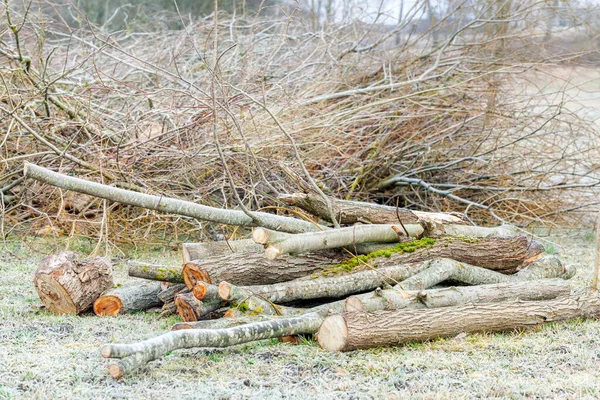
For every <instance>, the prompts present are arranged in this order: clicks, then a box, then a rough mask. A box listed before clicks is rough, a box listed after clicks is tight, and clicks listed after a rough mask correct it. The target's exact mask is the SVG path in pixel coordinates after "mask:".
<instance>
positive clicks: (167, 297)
mask: <svg viewBox="0 0 600 400" xmlns="http://www.w3.org/2000/svg"><path fill="white" fill-rule="evenodd" d="M183 292H189V289H188V288H187V287H186V286H185V284H184V283H177V284H175V285H171V286H169V287H168V288H166V289H165V290H163V291H162V292H160V293H159V294H158V295H157V297H158V298H159V299H160V301H162V302H163V303H169V302H172V301H173V299H174V298H175V295H177V294H179V293H183Z"/></svg>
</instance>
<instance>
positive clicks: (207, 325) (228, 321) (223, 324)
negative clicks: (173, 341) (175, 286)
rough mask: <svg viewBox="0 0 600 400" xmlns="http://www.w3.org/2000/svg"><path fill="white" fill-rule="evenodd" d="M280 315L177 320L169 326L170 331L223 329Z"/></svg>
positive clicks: (267, 319)
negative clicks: (188, 320) (177, 321)
mask: <svg viewBox="0 0 600 400" xmlns="http://www.w3.org/2000/svg"><path fill="white" fill-rule="evenodd" d="M277 318H280V317H277V316H274V315H262V314H261V315H252V316H242V317H236V318H219V319H206V320H203V321H193V322H192V321H190V322H179V323H176V324H174V325H173V326H172V327H171V330H172V331H180V330H182V329H225V328H232V327H234V326H240V325H246V324H251V323H254V322H261V321H272V320H273V319H277Z"/></svg>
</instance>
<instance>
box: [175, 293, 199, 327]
mask: <svg viewBox="0 0 600 400" xmlns="http://www.w3.org/2000/svg"><path fill="white" fill-rule="evenodd" d="M175 305H176V306H177V314H179V316H180V317H181V319H182V320H183V321H184V322H194V321H198V317H197V316H196V313H195V312H194V307H192V305H190V304H189V303H188V302H187V301H186V299H185V298H184V297H183V296H181V295H177V296H175Z"/></svg>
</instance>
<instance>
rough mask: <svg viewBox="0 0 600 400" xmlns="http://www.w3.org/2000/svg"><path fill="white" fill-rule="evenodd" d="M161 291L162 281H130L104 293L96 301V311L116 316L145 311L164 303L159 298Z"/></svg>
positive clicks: (97, 313)
mask: <svg viewBox="0 0 600 400" xmlns="http://www.w3.org/2000/svg"><path fill="white" fill-rule="evenodd" d="M161 291H162V289H161V287H160V282H156V281H135V282H128V283H125V284H123V285H121V286H119V287H116V288H112V289H109V290H107V291H106V292H104V293H102V296H100V297H98V298H97V299H96V301H94V313H95V314H96V315H102V316H114V315H118V314H126V313H131V312H135V311H145V310H148V309H149V308H152V307H156V306H160V305H162V304H163V302H162V301H161V300H160V299H159V298H158V294H159V293H160V292H161Z"/></svg>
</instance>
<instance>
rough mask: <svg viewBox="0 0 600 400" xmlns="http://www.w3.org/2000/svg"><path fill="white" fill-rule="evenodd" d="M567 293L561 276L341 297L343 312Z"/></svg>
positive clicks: (381, 291)
mask: <svg viewBox="0 0 600 400" xmlns="http://www.w3.org/2000/svg"><path fill="white" fill-rule="evenodd" d="M570 293H571V286H570V285H569V284H568V283H567V282H566V281H565V280H564V279H542V280H535V281H530V282H514V283H499V284H492V285H479V286H457V287H448V288H443V289H429V290H416V291H415V290H410V291H400V290H396V289H388V290H376V291H375V292H374V293H372V294H371V293H369V294H365V295H359V296H350V297H348V298H347V299H346V300H345V308H344V309H345V311H347V312H353V311H361V312H369V311H378V310H399V309H402V308H403V309H418V308H439V307H450V306H457V305H462V304H469V303H497V302H499V301H506V300H549V299H554V298H556V297H559V296H565V295H568V294H570Z"/></svg>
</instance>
